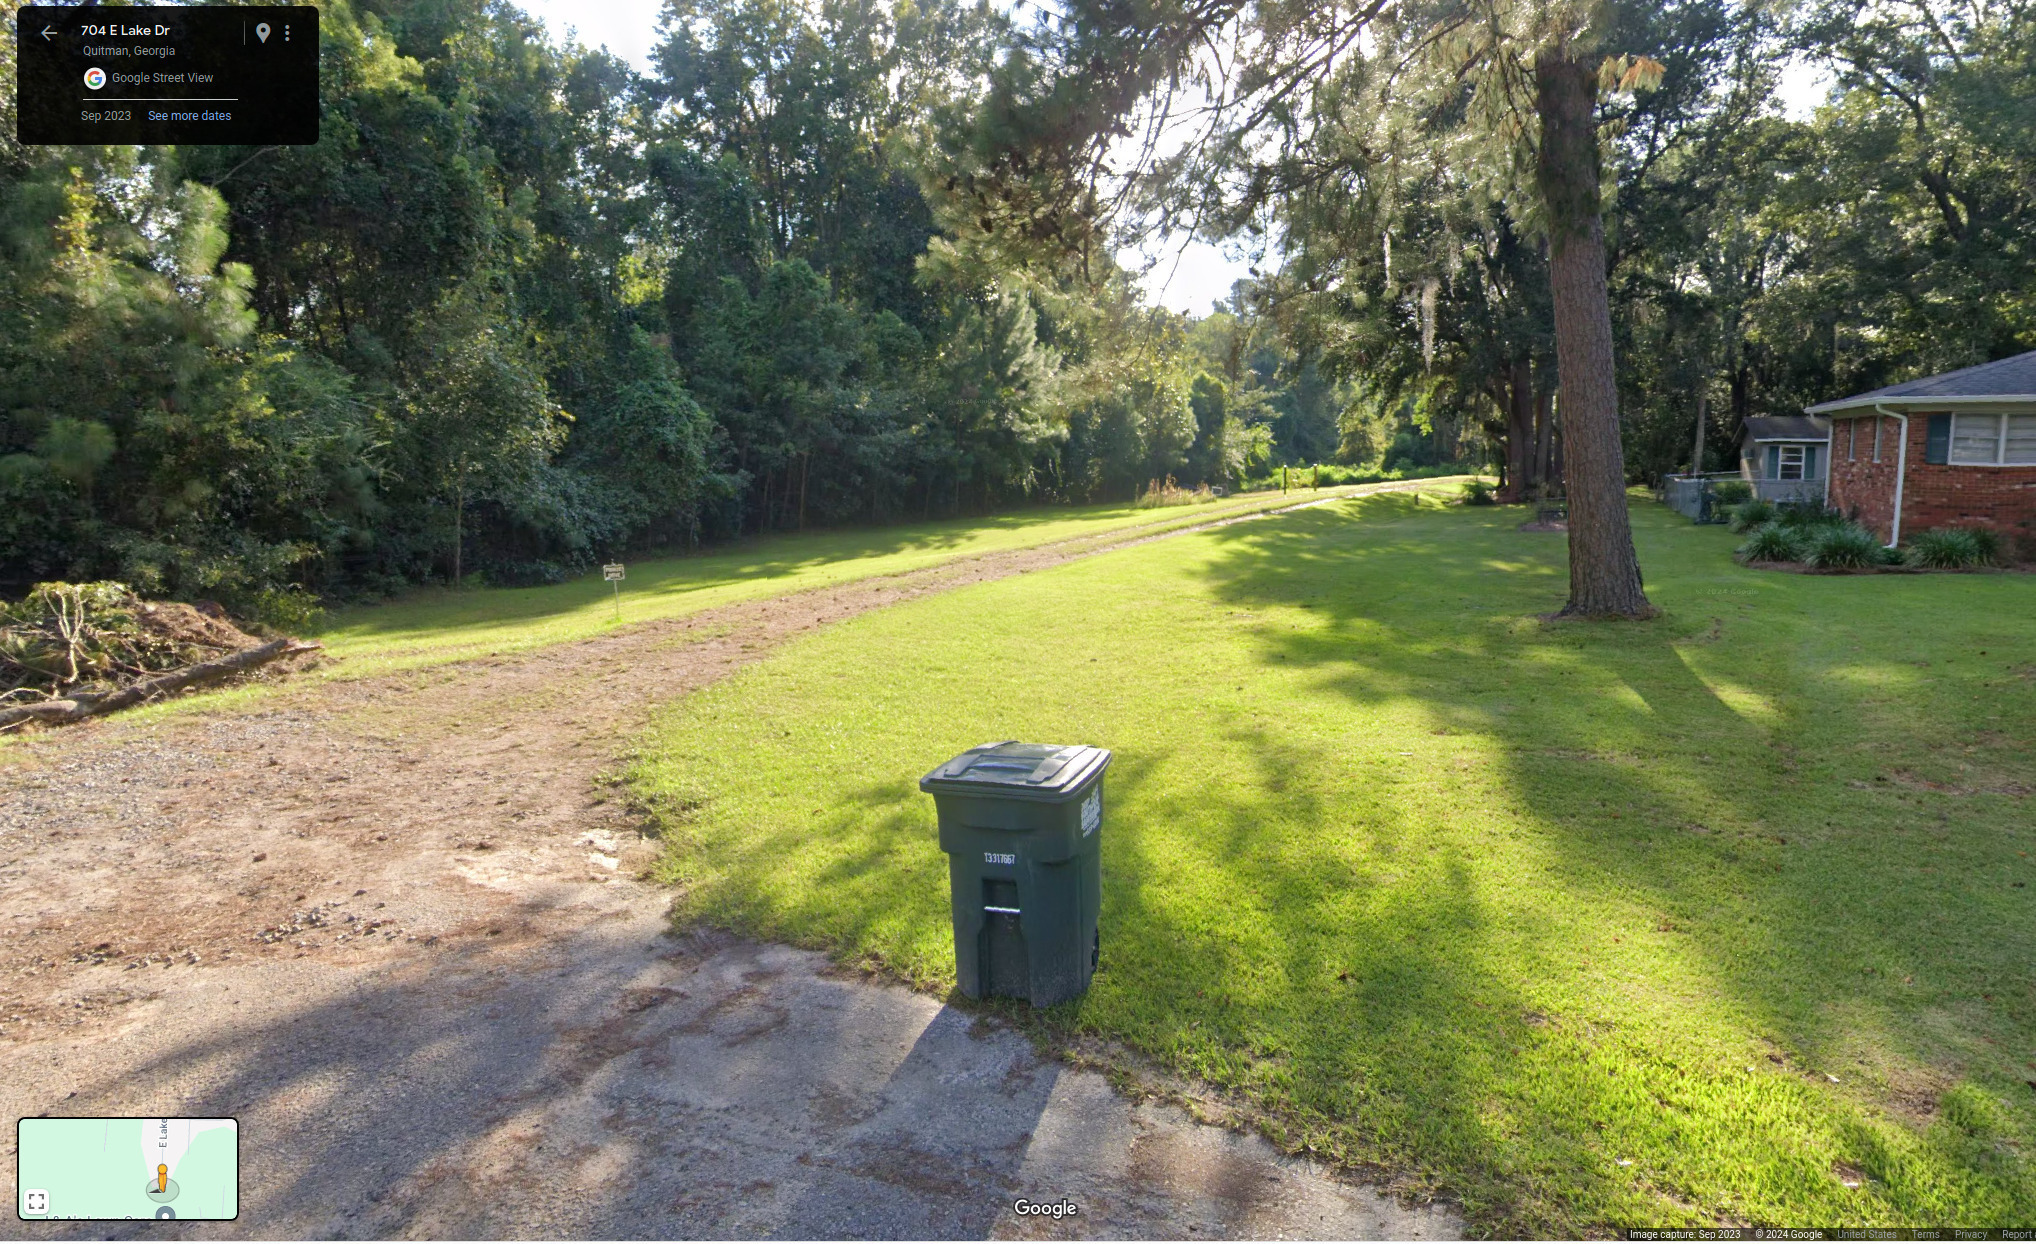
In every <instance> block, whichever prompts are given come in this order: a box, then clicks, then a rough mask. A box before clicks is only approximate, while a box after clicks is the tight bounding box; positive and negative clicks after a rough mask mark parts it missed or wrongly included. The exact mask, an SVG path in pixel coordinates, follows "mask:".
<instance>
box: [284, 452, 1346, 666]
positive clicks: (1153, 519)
mask: <svg viewBox="0 0 2036 1244" xmlns="http://www.w3.org/2000/svg"><path fill="white" fill-rule="evenodd" d="M1349 491H1350V490H1349V489H1329V488H1324V489H1322V491H1321V495H1324V496H1330V495H1338V494H1341V493H1347V492H1349ZM1310 496H1311V494H1310V493H1307V492H1304V491H1296V492H1294V493H1292V494H1288V495H1284V496H1283V495H1281V494H1280V493H1277V492H1273V493H1252V494H1247V495H1243V496H1237V497H1226V498H1223V499H1221V500H1218V501H1214V502H1208V503H1205V504H1200V505H1186V506H1172V507H1167V508H1163V509H1138V508H1136V507H1134V506H1130V505H1110V506H1082V507H1055V508H1050V509H1038V510H1028V511H1024V512H1021V513H1017V514H1007V515H1002V516H998V517H995V518H973V519H955V520H951V521H946V522H937V523H920V524H914V525H909V526H898V527H875V528H865V529H860V530H850V531H824V532H813V533H810V534H800V535H780V536H770V537H765V538H761V539H751V540H745V541H742V542H741V543H739V544H735V545H731V546H728V547H725V548H718V549H715V550H713V551H711V552H708V553H704V554H701V555H698V556H693V557H670V558H663V559H659V560H655V561H642V562H633V563H631V564H630V566H629V577H628V579H627V580H625V581H624V583H623V588H622V603H621V611H620V612H621V617H620V620H619V621H618V620H617V616H616V613H617V611H616V605H615V599H614V596H613V594H612V590H611V589H610V587H609V585H608V584H607V583H606V582H604V581H603V580H602V578H601V576H600V575H598V574H594V575H588V576H586V577H583V578H580V579H576V580H574V581H572V582H570V583H561V584H556V585H554V586H549V587H531V588H477V589H471V590H466V591H453V590H450V589H445V588H436V589H424V590H421V591H418V592H414V593H412V594H410V595H408V596H406V597H404V598H403V599H401V600H399V601H396V602H393V603H389V604H377V605H363V606H358V607H355V608H351V609H345V610H340V611H337V612H335V613H333V614H332V615H330V616H329V617H328V618H327V620H326V621H325V623H324V625H323V626H321V627H320V628H319V629H318V631H317V632H316V638H317V639H318V640H320V641H321V642H322V643H324V644H325V646H326V648H327V650H328V652H329V653H330V654H331V655H332V656H334V657H336V658H339V662H338V664H336V665H328V666H326V667H325V672H326V675H327V676H330V677H340V678H359V677H364V676H367V675H371V674H384V673H390V672H393V671H396V670H402V669H415V668H419V667H422V666H428V665H439V664H444V663H446V662H450V661H464V660H468V659H471V658H473V657H477V656H489V655H492V654H496V653H503V652H517V651H522V650H524V649H528V648H539V647H544V646H546V645H549V644H558V643H567V642H570V641H572V640H576V639H586V638H589V637H591V636H593V635H597V634H600V633H601V632H602V631H606V630H611V629H613V628H615V627H617V626H628V625H632V624H634V623H640V622H652V621H660V620H664V619H668V618H675V617H682V616H684V615H686V614H690V613H696V612H699V611H701V610H705V609H712V608H715V607H717V606H720V605H728V604H734V603H736V602H739V601H745V600H754V599H756V598H758V597H763V596H776V595H780V594H783V593H785V592H795V591H803V590H805V589H807V588H815V587H825V586H828V585H830V584H836V583H844V582H847V581H850V580H853V579H865V578H872V577H875V576H878V575H895V574H903V573H906V572H907V571H912V570H919V569H923V568H925V567H927V566H931V565H934V564H936V563H939V562H943V561H948V560H951V559H953V558H957V557H968V556H974V555H978V554H983V553H996V552H1003V551H1007V550H1011V549H1019V548H1029V547H1032V546H1035V545H1041V544H1051V543H1054V542H1056V541H1061V540H1077V539H1082V538H1085V537H1095V536H1109V535H1120V534H1124V533H1127V532H1130V531H1132V530H1134V529H1138V528H1147V527H1150V528H1151V529H1152V530H1153V531H1163V530H1170V529H1172V528H1174V527H1180V526H1192V525H1194V524H1196V523H1204V522H1209V521H1211V520H1213V519H1218V518H1225V517H1234V516H1236V515H1239V514H1247V513H1251V512H1253V511H1256V510H1262V509H1269V508H1275V507H1278V506H1281V505H1292V504H1295V503H1298V502H1302V501H1306V500H1308V499H1309V497H1310Z"/></svg>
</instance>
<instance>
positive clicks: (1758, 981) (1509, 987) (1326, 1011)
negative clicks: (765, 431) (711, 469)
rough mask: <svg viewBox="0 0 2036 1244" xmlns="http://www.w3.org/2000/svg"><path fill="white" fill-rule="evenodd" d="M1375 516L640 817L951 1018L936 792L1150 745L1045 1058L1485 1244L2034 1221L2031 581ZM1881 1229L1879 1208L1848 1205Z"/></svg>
mask: <svg viewBox="0 0 2036 1244" xmlns="http://www.w3.org/2000/svg"><path fill="white" fill-rule="evenodd" d="M1520 518H1521V513H1520V511H1518V510H1511V509H1496V510H1494V509H1487V510H1466V509H1456V510H1450V511H1447V512H1439V511H1437V510H1436V509H1435V508H1433V506H1432V505H1431V506H1430V507H1428V508H1426V509H1425V510H1424V509H1419V508H1417V507H1416V505H1415V504H1414V503H1413V502H1411V501H1410V500H1409V499H1408V498H1405V497H1378V498H1372V499H1368V500H1362V501H1353V502H1344V503H1339V504H1336V505H1332V506H1327V507H1322V508H1320V509H1315V510H1309V511H1305V512H1301V513H1297V514H1292V515H1286V516H1282V517H1279V518H1276V519H1269V520H1266V521H1262V522H1254V523H1245V524H1240V525H1237V526H1232V527H1227V528H1223V529H1221V530H1217V531H1213V532H1208V533H1203V534H1197V535H1192V536H1184V537H1181V538H1179V539H1176V540H1171V541H1165V542H1161V543H1157V544H1152V545H1147V546H1142V547H1138V548H1135V549H1130V550H1124V551H1119V552H1116V553H1111V554H1107V555H1104V556H1101V557H1098V558H1094V559H1091V560H1088V561H1084V562H1078V563H1073V564H1069V565H1066V566H1062V567H1059V568H1056V569H1054V570H1051V571H1048V572H1044V573H1040V574H1033V575H1026V576H1022V577H1019V578H1016V579H1011V580H1005V581H1001V582H996V583H989V584H983V585H979V586H976V587H972V588H969V589H966V590H963V591H958V592H954V593H950V594H948V595H944V596H940V597H933V598H928V599H925V600H922V601H917V602H913V603H911V604H909V605H904V606H900V607H896V608H893V609H890V610H885V611H880V612H877V613H873V614H869V615H865V616H863V617H861V618H858V619H855V620H853V621H851V622H848V623H845V624H843V625H841V626H839V627H836V628H832V629H830V630H828V631H825V632H821V633H816V634H815V635H813V636H811V637H809V638H806V639H804V640H802V641H800V642H799V643H797V644H795V645H793V646H792V647H790V648H788V649H786V650H785V651H784V652H782V653H781V654H780V655H779V656H777V657H776V658H774V659H772V660H770V661H768V662H765V663H763V664H761V665H758V666H755V667H752V668H751V669H750V670H748V671H747V672H745V673H743V674H742V675H739V676H738V677H736V678H734V679H732V680H730V681H728V682H726V683H724V684H721V685H719V686H717V687H714V688H710V689H708V690H707V691H705V692H703V693H701V694H699V695H696V696H694V697H691V698H689V699H687V700H685V701H683V702H681V703H678V704H676V705H674V706H673V707H672V708H671V709H670V710H669V712H668V713H667V714H666V715H665V716H664V718H663V719H662V722H661V724H660V725H659V727H658V728H657V730H656V731H655V732H654V734H653V736H652V737H651V738H650V739H649V740H647V746H646V749H645V752H644V754H643V757H642V759H641V760H640V762H639V763H638V764H637V766H636V768H635V771H634V773H633V781H634V783H635V784H636V787H637V789H638V790H639V791H640V792H641V793H642V795H643V796H644V797H645V798H646V799H647V800H648V801H649V802H650V803H651V804H652V805H653V807H654V808H655V809H656V810H657V815H658V816H659V817H660V818H661V820H662V821H663V824H664V827H665V833H666V834H667V836H668V849H667V854H666V855H665V857H664V860H663V863H662V865H661V868H662V870H663V876H664V877H665V879H667V880H668V881H670V882H671V883H672V884H674V885H675V886H677V887H678V888H679V891H680V894H681V902H680V906H679V909H678V910H679V911H680V913H681V914H682V916H683V917H689V918H696V919H700V920H704V921H709V922H714V923H718V924H723V925H727V926H730V927H733V928H736V929H739V930H742V931H745V932H748V933H751V934H754V935H758V936H762V937H768V938H777V939H782V940H786V941H790V942H795V943H799V944H802V945H808V946H815V947H824V948H826V949H828V950H830V951H832V952H834V953H835V954H837V955H838V956H840V957H841V958H842V959H844V960H848V961H858V962H862V963H865V964H873V965H878V966H880V967H881V968H882V969H884V970H886V971H888V972H890V973H893V974H895V975H896V976H899V977H902V978H904V979H907V980H910V981H913V982H917V983H919V984H921V985H923V986H926V987H930V988H934V989H939V988H941V987H943V986H947V985H950V984H951V983H952V980H953V960H952V948H951V944H950V935H949V927H948V911H947V877H946V871H945V861H944V857H943V856H942V855H941V854H940V852H939V850H938V847H937V845H936V842H935V833H934V817H933V808H932V804H931V800H930V799H928V798H927V797H925V796H923V795H921V794H920V793H919V792H918V790H917V789H916V786H915V779H916V778H917V777H918V776H919V774H921V773H923V772H925V771H926V770H927V769H929V768H931V767H932V766H933V765H935V764H937V763H938V762H940V761H942V760H944V759H946V758H947V757H948V756H950V755H952V754H953V753H955V752H958V751H960V750H961V749H963V748H965V747H968V746H970V745H972V744H975V743H979V742H982V741H985V740H992V739H1002V738H1021V739H1028V740H1038V741H1047V742H1087V743H1094V744H1100V745H1103V746H1107V747H1110V748H1114V749H1115V750H1116V753H1117V759H1116V762H1115V764H1114V766H1113V767H1112V769H1111V771H1110V774H1109V777H1108V779H1107V781H1108V787H1107V790H1108V793H1107V796H1106V804H1105V808H1106V812H1105V822H1104V830H1103V832H1104V835H1105V837H1104V840H1103V847H1102V850H1103V868H1104V896H1103V917H1102V919H1103V925H1102V939H1103V943H1102V944H1103V957H1102V962H1103V968H1104V970H1103V971H1102V973H1101V974H1100V975H1099V976H1098V977H1097V979H1096V982H1095V985H1094V987H1093V988H1092V989H1091V991H1090V992H1089V993H1088V994H1087V995H1086V996H1085V997H1083V998H1082V999H1080V1000H1079V1001H1077V1002H1073V1003H1069V1004H1066V1005H1064V1006H1062V1007H1059V1008H1055V1009H1054V1010H1052V1011H1050V1012H1046V1013H1043V1014H1041V1015H1038V1016H1029V1015H1028V1014H1027V1012H1026V1009H1025V1008H1023V1007H1019V1006H1006V1005H1002V1004H1000V1005H999V1006H998V1007H997V1008H996V1009H1000V1010H1003V1011H1005V1012H1006V1013H1008V1014H1011V1015H1013V1016H1014V1017H1017V1018H1019V1019H1020V1020H1021V1022H1025V1023H1028V1024H1031V1025H1033V1026H1034V1028H1035V1030H1043V1031H1044V1032H1045V1033H1046V1034H1047V1035H1049V1036H1053V1037H1061V1038H1067V1037H1076V1036H1082V1035H1088V1036H1094V1037H1101V1038H1106V1039H1109V1040H1112V1041H1116V1042H1121V1043H1122V1044H1123V1045H1124V1046H1127V1047H1129V1048H1130V1049H1132V1050H1135V1051H1137V1052H1139V1053H1141V1054H1143V1055H1145V1056H1148V1057H1150V1058H1153V1059H1156V1060H1158V1061H1159V1062H1160V1063H1161V1064H1163V1065H1164V1066H1165V1067H1167V1068H1169V1069H1171V1070H1173V1071H1175V1072H1177V1073H1180V1074H1183V1075H1188V1076H1193V1077H1198V1078H1200V1079H1202V1080H1204V1081H1207V1082H1208V1083H1210V1084H1213V1085H1216V1086H1220V1087H1221V1088H1222V1089H1225V1090H1228V1091H1229V1092H1231V1093H1232V1094H1235V1095H1237V1096H1238V1097H1240V1098H1242V1099H1244V1100H1246V1101H1248V1102H1249V1103H1250V1104H1252V1105H1253V1106H1255V1107H1256V1108H1257V1109H1258V1110H1260V1111H1262V1112H1263V1113H1264V1115H1265V1117H1266V1119H1267V1127H1268V1130H1270V1131H1271V1132H1272V1133H1273V1134H1274V1135H1275V1136H1276V1138H1278V1139H1280V1140H1281V1141H1282V1142H1284V1143H1286V1144H1288V1145H1290V1146H1293V1147H1296V1148H1299V1147H1306V1148H1309V1149H1312V1150H1313V1151H1314V1152H1316V1153H1318V1154H1322V1155H1325V1156H1328V1157H1331V1158H1334V1159H1336V1160H1340V1161H1343V1162H1347V1163H1352V1164H1376V1165H1379V1166H1384V1167H1386V1168H1389V1169H1390V1170H1392V1171H1393V1172H1396V1173H1397V1174H1398V1175H1399V1176H1400V1178H1401V1179H1403V1180H1405V1181H1407V1182H1408V1183H1410V1184H1411V1185H1414V1186H1416V1187H1420V1188H1425V1189H1428V1190H1431V1191H1437V1192H1441V1193H1443V1194H1446V1195H1449V1196H1452V1197H1454V1198H1456V1199H1458V1200H1459V1201H1460V1202H1461V1203H1462V1204H1463V1206H1464V1208H1465V1210H1466V1212H1467V1213H1468V1214H1469V1215H1470V1219H1471V1222H1472V1224H1473V1227H1474V1229H1476V1230H1479V1231H1485V1232H1498V1233H1521V1234H1568V1233H1576V1232H1583V1231H1603V1230H1606V1229H1609V1228H1614V1227H1618V1226H1640V1225H1672V1224H1683V1225H1701V1224H1710V1223H1716V1222H1721V1221H1723V1222H1747V1223H1774V1224H1793V1225H1837V1224H1847V1225H1900V1224H1907V1225H1966V1226H1998V1225H2026V1224H2028V1223H2030V1222H2036V1180H2032V1171H2036V1167H2032V1163H2031V1158H2032V1155H2036V1148H2032V1147H2036V1084H2032V1081H2036V983H2032V964H2036V916H2032V911H2036V907H2032V900H2036V888H2032V883H2036V862H2032V860H2031V859H2030V854H2031V852H2032V851H2036V816H2032V815H2031V812H2032V808H2031V797H2030V796H2031V792H2032V791H2036V747H2032V744H2036V729H2032V723H2036V627H2032V625H2031V618H2032V610H2036V581H2032V580H2031V579H2030V578H2028V577H2026V576H2007V575H1973V576H1930V577H1859V578H1842V577H1816V576H1802V575H1782V574H1773V573H1763V572H1758V571H1752V570H1746V569H1742V568H1740V567H1738V566H1736V565H1734V564H1733V562H1732V561H1731V560H1730V557H1729V550H1730V548H1731V545H1732V543H1733V537H1732V536H1730V535H1729V534H1727V533H1725V532H1723V531H1721V530H1718V529H1715V528H1693V527H1691V526H1689V525H1688V524H1687V523H1686V522H1684V521H1683V520H1682V519H1680V518H1678V517H1676V516H1674V515H1672V514H1670V513H1668V512H1667V511H1665V510H1662V509H1660V508H1658V507H1654V506H1650V505H1638V506H1636V508H1635V521H1636V525H1637V533H1638V539H1639V543H1640V553H1641V559H1642V563H1643V565H1644V567H1645V568H1646V571H1647V582H1648V589H1649V591H1650V593H1651V595H1652V597H1653V599H1654V600H1655V601H1656V602H1657V603H1658V604H1660V605H1662V606H1663V607H1664V608H1665V609H1666V610H1667V615H1666V616H1665V617H1664V618H1663V619H1661V620H1658V621H1655V622H1651V623H1646V624H1615V625H1576V624H1570V625H1556V626H1550V625H1547V624H1544V623H1542V622H1540V621H1539V620H1538V619H1537V615H1539V614H1542V613H1544V612H1547V611H1550V610H1553V609H1555V608H1557V607H1558V606H1559V605H1560V603H1561V601H1562V598H1563V595H1564V588H1565V586H1566V570H1565V564H1564V553H1563V538H1562V537H1561V536H1560V535H1546V534H1533V533H1523V532H1520V531H1517V530H1515V529H1514V527H1515V524H1517V523H1518V522H1519V521H1520ZM1853 1185H1857V1186H1853Z"/></svg>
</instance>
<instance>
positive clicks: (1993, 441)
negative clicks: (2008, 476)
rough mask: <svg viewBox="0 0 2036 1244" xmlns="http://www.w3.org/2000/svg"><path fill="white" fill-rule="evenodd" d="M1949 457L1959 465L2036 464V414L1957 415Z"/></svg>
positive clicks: (1953, 421)
mask: <svg viewBox="0 0 2036 1244" xmlns="http://www.w3.org/2000/svg"><path fill="white" fill-rule="evenodd" d="M1948 457H1949V460H1950V461H1951V462H1952V463H1953V464H1954V465H1958V466H2029V465H2036V415H1963V414H1961V415H1953V416H1952V417H1951V452H1950V454H1949V455H1948Z"/></svg>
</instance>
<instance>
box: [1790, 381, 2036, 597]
mask: <svg viewBox="0 0 2036 1244" xmlns="http://www.w3.org/2000/svg"><path fill="white" fill-rule="evenodd" d="M1804 410H1805V411H1806V412H1807V413H1808V414H1810V415H1812V416H1826V417H1828V418H1829V419H1830V420H1831V466H1830V487H1829V493H1828V496H1829V501H1828V504H1829V505H1830V507H1831V508H1832V509H1835V510H1837V511H1839V512H1840V513H1843V514H1847V515H1850V516H1852V517H1854V518H1856V519H1858V520H1859V521H1860V522H1861V523H1862V524H1864V525H1865V526H1866V527H1868V528H1869V529H1871V530H1872V531H1873V532H1875V533H1876V534H1877V535H1879V536H1880V538H1881V539H1882V540H1884V541H1886V542H1887V544H1888V545H1889V546H1890V547H1893V546H1894V545H1897V544H1900V543H1901V541H1902V536H1903V533H1904V532H1908V533H1914V532H1918V531H1923V530H1926V529H1929V528H1933V527H1983V528H1990V529H1992V530H1994V531H1996V532H1998V533H2000V535H2001V537H2002V538H2003V540H2005V541H2007V542H2009V543H2011V544H2013V545H2015V546H2017V551H2018V552H2019V553H2020V554H2021V555H2022V556H2023V557H2025V558H2030V557H2036V350H2032V351H2030V352H2029V353H2027V354H2018V355H2015V356H2014V357H2013V358H2005V359H1999V360H1997V361H1995V362H1992V363H1982V364H1980V365H1979V366H1977V367H1966V368H1962V369H1960V370H1958V371H1952V372H1945V373H1944V374H1943V375H1941V376H1927V377H1925V378H1923V379H1921V380H1911V381H1908V382H1907V383H1904V384H1896V385H1889V386H1888V387H1887V388H1884V389H1875V390H1873V391H1872V392H1871V393H1861V394H1857V395H1855V396H1853V397H1843V398H1839V399H1837V400H1836V401H1830V402H1819V403H1818V404H1816V405H1814V406H1807V407H1805V408H1804Z"/></svg>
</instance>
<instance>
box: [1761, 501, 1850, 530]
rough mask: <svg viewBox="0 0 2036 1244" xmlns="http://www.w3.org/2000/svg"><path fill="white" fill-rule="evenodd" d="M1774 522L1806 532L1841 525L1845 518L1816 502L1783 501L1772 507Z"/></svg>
mask: <svg viewBox="0 0 2036 1244" xmlns="http://www.w3.org/2000/svg"><path fill="white" fill-rule="evenodd" d="M1774 521H1775V522H1777V523H1780V524H1781V525H1782V526H1784V527H1790V528H1793V529H1795V530H1797V531H1804V532H1808V531H1814V530H1815V529H1817V528H1820V527H1832V526H1838V525H1841V524H1843V523H1844V522H1845V516H1844V515H1842V514H1840V513H1838V512H1837V511H1836V510H1827V509H1825V508H1824V507H1823V505H1821V504H1819V503H1816V502H1810V501H1784V502H1782V503H1780V504H1779V505H1777V506H1775V507H1774Z"/></svg>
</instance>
